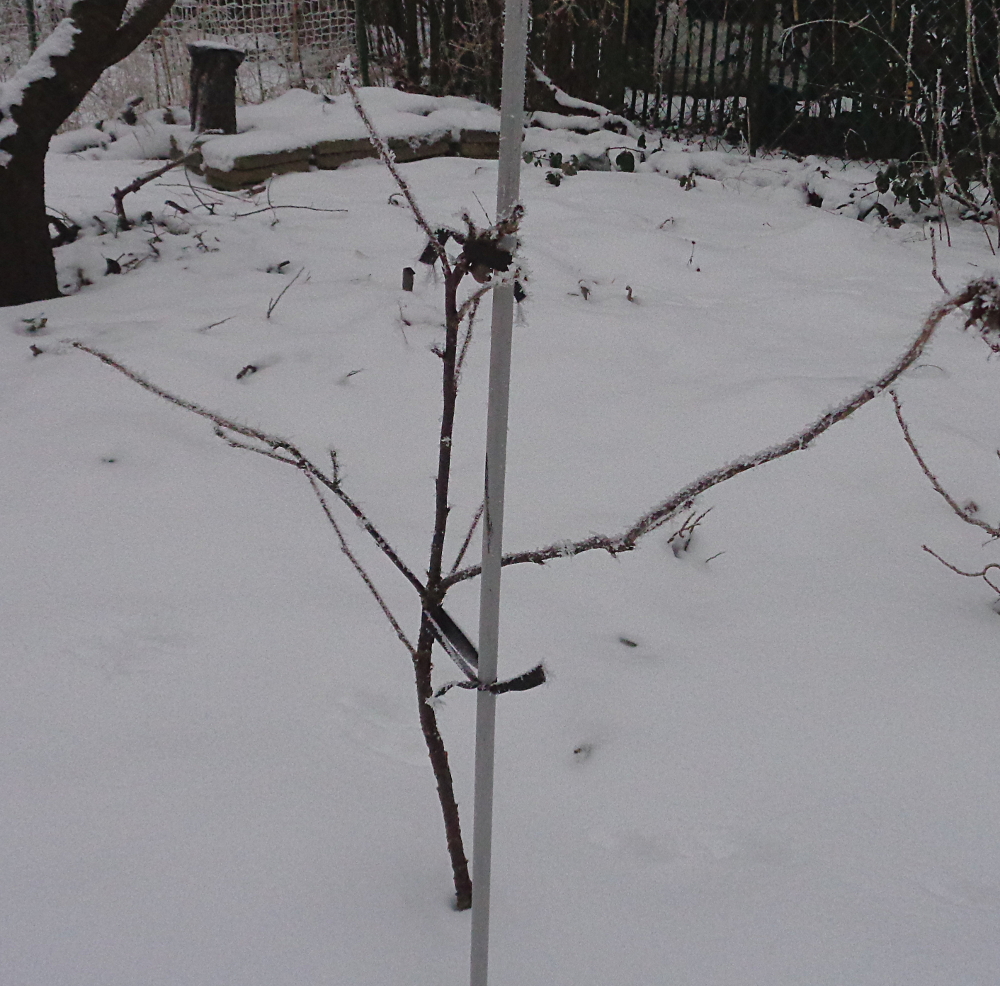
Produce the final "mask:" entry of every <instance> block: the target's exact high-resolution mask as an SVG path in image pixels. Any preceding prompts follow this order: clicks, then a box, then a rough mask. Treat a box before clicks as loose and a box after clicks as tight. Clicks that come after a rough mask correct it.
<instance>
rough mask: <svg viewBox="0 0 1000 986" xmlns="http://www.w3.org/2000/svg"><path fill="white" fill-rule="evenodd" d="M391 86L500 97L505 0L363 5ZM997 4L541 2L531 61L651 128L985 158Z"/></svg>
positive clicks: (823, 149)
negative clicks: (502, 0) (402, 84)
mask: <svg viewBox="0 0 1000 986" xmlns="http://www.w3.org/2000/svg"><path fill="white" fill-rule="evenodd" d="M359 3H360V4H362V5H363V6H360V7H359V10H361V11H362V13H363V16H365V18H366V20H367V24H368V31H367V36H368V38H369V41H370V47H371V51H372V59H373V63H375V64H381V65H382V66H383V68H384V69H385V70H386V71H387V72H388V74H391V75H392V76H393V78H394V79H395V80H396V81H397V82H398V81H400V80H404V81H408V83H409V85H411V86H412V87H414V88H425V89H429V90H430V91H432V92H433V91H438V92H462V93H468V94H472V95H476V96H479V97H480V98H483V99H486V100H488V101H494V102H495V101H496V99H497V96H498V91H499V65H500V38H501V34H502V32H501V16H502V5H501V3H500V0H359ZM998 3H1000V0H921V2H920V3H917V4H911V3H904V2H903V0H535V2H534V4H533V9H532V29H531V39H530V55H531V58H532V60H533V62H534V63H535V64H536V65H537V66H538V67H539V68H540V69H542V70H543V71H544V72H545V73H546V74H547V75H548V76H549V77H550V78H552V80H553V81H554V82H555V83H556V84H557V85H558V86H559V87H560V88H562V89H564V90H566V91H567V92H569V93H570V94H572V95H574V96H577V97H579V98H583V99H590V100H594V101H596V102H600V103H602V104H604V105H606V106H608V107H610V108H612V109H615V110H617V111H619V112H622V113H624V114H625V115H628V116H630V117H632V118H634V119H636V120H639V121H642V122H643V123H645V124H646V125H648V126H651V127H655V128H660V129H664V130H671V129H680V130H688V131H694V132H699V133H708V134H718V135H722V136H726V137H728V138H730V139H732V140H739V141H745V142H746V143H747V144H749V145H750V146H751V147H753V148H755V149H756V148H757V147H769V146H782V147H786V148H789V149H791V150H795V151H799V152H803V153H807V152H817V153H827V154H838V155H845V156H850V157H869V158H887V157H905V156H909V155H912V154H915V153H924V152H926V153H928V154H935V153H936V154H938V155H939V156H940V153H941V152H942V151H943V150H947V149H950V150H951V153H953V154H956V155H958V154H964V153H966V152H969V153H971V152H972V151H975V153H976V154H978V155H980V157H981V156H982V154H983V153H984V152H988V147H987V146H986V145H987V144H988V143H990V142H991V141H993V139H994V136H995V131H996V129H997V122H996V121H997V120H998V117H1000V113H998V110H1000V88H998V82H997V76H998V73H1000V61H998V58H1000V51H998V35H1000V13H998Z"/></svg>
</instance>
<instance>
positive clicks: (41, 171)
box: [0, 140, 59, 306]
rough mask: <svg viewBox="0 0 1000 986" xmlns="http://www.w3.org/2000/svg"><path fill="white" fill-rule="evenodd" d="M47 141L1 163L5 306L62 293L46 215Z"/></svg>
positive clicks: (0, 280)
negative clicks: (3, 164)
mask: <svg viewBox="0 0 1000 986" xmlns="http://www.w3.org/2000/svg"><path fill="white" fill-rule="evenodd" d="M47 147H48V140H46V141H45V142H44V144H43V145H42V146H40V147H35V148H31V149H28V150H25V151H22V152H21V153H19V154H16V155H13V156H12V158H11V160H10V162H9V163H8V165H7V167H5V168H0V306H4V305H24V304H27V303H28V302H29V301H41V300H43V299H45V298H57V297H58V296H59V285H58V283H57V282H56V265H55V260H54V259H53V257H52V247H51V246H50V245H49V230H48V219H47V218H46V215H45V151H46V149H47Z"/></svg>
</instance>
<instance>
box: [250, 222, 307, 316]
mask: <svg viewBox="0 0 1000 986" xmlns="http://www.w3.org/2000/svg"><path fill="white" fill-rule="evenodd" d="M261 211H262V212H266V211H267V210H266V209H263V210H261ZM304 270H305V267H300V268H299V272H298V274H296V275H295V277H293V278H292V279H291V280H290V281H289V282H288V283H287V284H286V285H285V286H284V287H283V288H282V289H281V293H280V294H279V295H278V297H277V298H272V299H271V301H270V303H269V304H268V306H267V317H268V318H270V317H271V312H273V311H274V309H275V308H277V307H278V302H279V301H281V299H282V298H283V297H284V296H285V292H286V291H287V290H288V289H289V288H290V287H291V286H292V285H293V284H294V283H295V282H296V281H297V280H298V279H299V278H300V277H301V276H302V272H303V271H304Z"/></svg>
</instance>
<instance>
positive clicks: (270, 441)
mask: <svg viewBox="0 0 1000 986" xmlns="http://www.w3.org/2000/svg"><path fill="white" fill-rule="evenodd" d="M70 345H72V346H73V347H74V348H76V349H79V350H82V351H83V352H85V353H89V354H90V355H91V356H96V357H97V358H98V359H99V360H100V361H101V362H102V363H105V364H106V365H108V366H110V367H111V368H112V369H115V370H117V371H118V372H119V373H122V374H124V376H126V377H128V379H129V380H131V381H132V382H133V383H136V384H138V385H139V386H140V387H142V388H143V389H144V390H148V391H149V392H150V393H151V394H155V395H156V396H157V397H162V398H163V400H165V401H168V402H169V403H171V404H176V405H177V407H181V408H183V409H184V410H185V411H191V412H192V413H193V414H197V415H198V416H199V417H202V418H207V419H208V420H209V421H211V422H212V424H213V425H215V433H216V435H219V437H221V438H222V439H223V440H224V441H225V442H227V443H228V444H229V445H232V446H233V448H239V449H243V450H245V451H247V452H256V453H257V454H258V455H265V456H267V457H268V458H271V459H276V460H277V461H278V462H282V463H284V464H285V465H289V466H294V467H295V468H296V469H299V470H301V471H302V472H303V473H305V474H306V475H307V476H312V477H314V478H315V479H316V480H317V481H318V482H320V483H322V485H323V486H325V487H326V488H327V489H328V490H329V491H330V492H331V493H333V495H334V496H336V497H337V499H338V500H340V502H341V503H343V504H344V506H345V507H347V509H348V510H350V511H351V513H352V514H354V516H355V517H357V519H358V520H359V521H360V522H361V525H362V527H364V529H365V531H366V532H367V533H368V535H369V537H371V539H372V540H373V541H374V542H375V543H376V544H377V545H378V547H379V549H380V550H381V552H382V553H383V554H384V555H385V556H386V557H387V558H388V559H389V561H391V562H392V563H393V565H395V566H396V568H397V569H398V570H399V571H400V573H401V574H402V575H403V576H404V577H405V578H406V580H407V581H408V582H409V583H410V584H411V585H412V586H413V588H414V589H416V590H417V593H418V594H419V595H420V597H421V599H423V598H424V596H425V594H426V593H425V589H424V585H423V583H422V582H421V581H420V579H418V578H417V577H416V575H414V574H413V572H412V571H411V569H410V568H409V566H407V565H406V563H405V562H404V561H403V560H402V559H401V558H400V557H399V555H398V554H397V553H396V551H395V549H394V548H393V547H392V545H391V544H389V542H388V541H387V540H386V539H385V537H384V536H383V535H382V533H381V532H380V531H379V530H378V528H377V527H376V526H375V525H374V524H373V523H372V522H371V520H370V519H369V518H368V517H367V515H366V514H365V512H364V511H363V510H362V509H361V508H360V507H359V506H358V504H357V503H356V502H355V501H354V500H353V499H352V498H351V497H350V496H348V494H347V493H345V492H344V490H343V488H342V487H341V485H340V476H339V474H338V471H337V469H336V460H335V459H334V460H333V462H334V470H333V473H332V474H331V475H329V476H328V475H327V474H326V473H324V472H323V470H322V469H320V468H319V467H318V466H317V465H316V464H315V463H314V462H313V461H312V460H311V459H308V458H307V457H306V456H305V455H304V454H303V453H302V452H301V451H299V449H297V448H296V447H295V446H294V445H293V444H292V443H291V442H289V441H286V440H285V439H284V438H279V437H277V436H275V435H268V434H267V433H265V432H263V431H259V430H258V429H256V428H250V427H248V426H247V425H241V424H237V423H236V422H235V421H231V420H230V419H229V418H224V417H223V416H222V415H221V414H217V413H216V412H214V411H209V410H208V409H207V408H204V407H202V406H201V405H200V404H195V403H194V402H193V401H189V400H185V399H184V398H182V397H176V396H175V395H174V394H171V393H169V392H168V391H166V390H164V389H163V388H162V387H158V386H157V385H156V384H154V383H150V382H149V381H148V380H146V379H145V378H144V377H142V376H140V375H139V374H138V373H136V372H135V370H131V369H129V368H128V367H127V366H124V365H123V364H121V363H119V362H118V361H117V360H116V359H114V358H113V357H111V356H109V355H108V354H107V353H102V352H101V351H100V350H98V349H92V348H91V347H90V346H87V345H85V344H84V343H82V342H71V343H70ZM220 432H222V434H220ZM224 432H232V433H233V434H236V435H242V436H243V437H244V438H249V439H251V440H253V441H255V442H260V444H261V445H263V446H265V447H264V448H260V447H258V446H255V445H247V444H244V443H243V442H237V441H236V440H235V439H233V438H231V437H230V436H229V435H226V434H224ZM331 455H333V453H331Z"/></svg>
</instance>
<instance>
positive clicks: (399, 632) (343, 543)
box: [306, 473, 417, 657]
mask: <svg viewBox="0 0 1000 986" xmlns="http://www.w3.org/2000/svg"><path fill="white" fill-rule="evenodd" d="M306 478H307V479H308V480H309V485H310V486H311V487H312V491H313V493H315V494H316V499H317V500H319V505H320V507H322V509H323V513H324V515H325V516H326V519H327V520H328V521H329V522H330V526H331V527H332V528H333V531H334V533H335V534H336V535H337V540H338V541H339V542H340V550H341V552H343V554H344V555H345V556H346V557H347V560H348V561H349V562H350V563H351V564H352V565H353V566H354V570H355V571H356V572H357V573H358V576H359V577H360V579H361V581H362V582H364V584H365V585H366V586H367V587H368V591H369V592H370V593H371V594H372V595H373V596H374V597H375V602H377V603H378V605H379V608H380V609H381V610H382V614H383V615H384V616H385V618H386V619H387V620H388V621H389V625H390V626H391V627H392V629H393V630H394V631H395V632H396V636H397V637H398V638H399V640H400V642H401V643H402V645H403V646H404V647H405V648H406V649H407V650H408V651H409V652H410V657H416V655H417V649H416V648H415V647H414V646H413V644H411V643H410V640H409V638H408V637H407V636H406V634H405V633H404V632H403V628H402V627H401V626H400V625H399V621H398V620H397V619H396V617H395V616H393V614H392V610H390V609H389V606H388V604H387V603H386V601H385V600H384V599H383V598H382V594H381V593H380V592H379V591H378V589H377V588H375V583H374V582H372V580H371V576H369V574H368V573H367V572H366V571H365V569H364V567H363V566H362V564H361V562H359V561H358V559H357V556H356V555H355V554H354V552H353V551H351V548H350V545H348V543H347V539H346V538H345V537H344V532H343V531H342V530H341V529H340V525H339V524H338V523H337V518H336V517H334V516H333V511H332V510H331V509H330V504H328V503H327V502H326V497H325V496H323V490H322V488H321V487H320V485H319V483H318V482H317V480H316V478H315V477H314V476H311V475H309V474H308V473H307V474H306Z"/></svg>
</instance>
